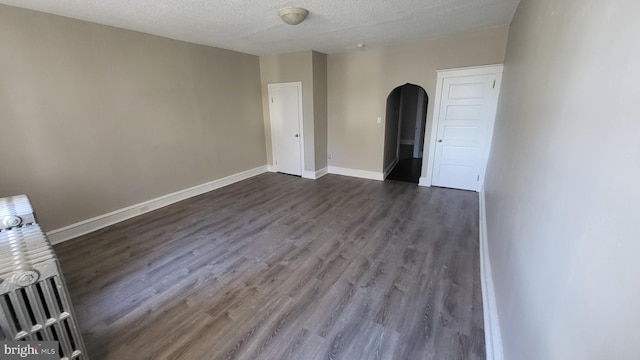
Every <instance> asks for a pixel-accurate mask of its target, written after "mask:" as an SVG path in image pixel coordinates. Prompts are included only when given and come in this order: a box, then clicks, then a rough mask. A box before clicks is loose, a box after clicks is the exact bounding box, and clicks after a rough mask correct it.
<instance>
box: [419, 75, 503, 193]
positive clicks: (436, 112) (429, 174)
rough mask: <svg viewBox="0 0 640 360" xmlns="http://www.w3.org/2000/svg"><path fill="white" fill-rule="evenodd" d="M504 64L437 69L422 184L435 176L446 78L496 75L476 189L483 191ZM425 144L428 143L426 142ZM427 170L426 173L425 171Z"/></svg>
mask: <svg viewBox="0 0 640 360" xmlns="http://www.w3.org/2000/svg"><path fill="white" fill-rule="evenodd" d="M503 68H504V65H503V64H494V65H484V66H471V67H465V68H455V69H442V70H436V72H437V74H438V82H437V84H436V96H435V102H434V108H433V117H432V121H431V134H430V136H429V153H428V154H429V157H428V161H427V167H426V169H425V168H424V167H423V168H422V176H421V177H420V183H419V185H421V186H431V184H432V178H433V165H434V162H435V155H436V154H435V153H436V137H437V135H438V122H439V121H440V110H441V109H440V103H441V101H442V86H443V83H444V79H445V78H453V77H466V76H475V75H495V76H496V84H495V89H496V91H495V92H494V96H493V97H492V98H491V99H490V102H489V105H490V109H491V112H490V113H489V114H488V117H489V119H487V120H488V124H487V125H488V129H486V131H487V146H486V148H485V149H484V153H483V154H482V164H481V166H480V180H481V181H478V187H477V189H476V191H481V190H482V187H483V186H484V176H485V171H486V169H487V160H488V159H489V151H490V150H491V140H492V138H493V126H494V124H495V119H496V111H497V105H498V97H499V96H500V84H501V83H502V71H503ZM426 130H427V127H426V126H425V139H426ZM424 146H425V147H426V146H427V144H426V142H425V144H424ZM425 170H426V173H425Z"/></svg>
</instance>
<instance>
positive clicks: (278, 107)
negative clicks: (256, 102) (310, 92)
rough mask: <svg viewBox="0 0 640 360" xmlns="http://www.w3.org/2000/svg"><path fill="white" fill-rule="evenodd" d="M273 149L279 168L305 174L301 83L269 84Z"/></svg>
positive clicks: (294, 173) (276, 164)
mask: <svg viewBox="0 0 640 360" xmlns="http://www.w3.org/2000/svg"><path fill="white" fill-rule="evenodd" d="M267 92H268V97H269V99H268V100H269V118H270V123H271V150H272V154H273V163H274V166H275V169H276V171H278V172H282V173H285V174H291V175H302V171H303V169H304V144H303V141H304V140H303V134H302V131H303V118H302V83H301V82H291V83H278V84H268V85H267Z"/></svg>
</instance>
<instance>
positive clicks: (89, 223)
mask: <svg viewBox="0 0 640 360" xmlns="http://www.w3.org/2000/svg"><path fill="white" fill-rule="evenodd" d="M267 171H268V170H267V166H266V165H264V166H260V167H257V168H254V169H250V170H246V171H242V172H239V173H237V174H233V175H230V176H227V177H223V178H221V179H217V180H213V181H209V182H206V183H204V184H200V185H196V186H194V187H190V188H188V189H183V190H180V191H176V192H174V193H171V194H167V195H163V196H160V197H157V198H155V199H151V200H148V201H145V202H141V203H139V204H135V205H131V206H128V207H125V208H122V209H119V210H116V211H112V212H110V213H108V214H103V215H99V216H96V217H93V218H91V219H87V220H83V221H80V222H77V223H75V224H71V225H69V226H65V227H62V228H59V229H55V230H52V231H49V232H47V236H48V237H49V241H51V243H53V244H59V243H61V242H64V241H67V240H71V239H73V238H76V237H78V236H81V235H84V234H88V233H90V232H93V231H96V230H100V229H102V228H105V227H107V226H109V225H113V224H116V223H119V222H121V221H124V220H127V219H131V218H133V217H136V216H138V215H141V214H144V213H147V212H150V211H153V210H157V209H159V208H162V207H165V206H167V205H171V204H173V203H176V202H178V201H182V200H185V199H188V198H191V197H194V196H197V195H200V194H204V193H206V192H209V191H212V190H216V189H219V188H221V187H224V186H227V185H231V184H233V183H236V182H238V181H242V180H245V179H248V178H250V177H253V176H256V175H260V174H262V173H265V172H267Z"/></svg>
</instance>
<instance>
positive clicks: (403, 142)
mask: <svg viewBox="0 0 640 360" xmlns="http://www.w3.org/2000/svg"><path fill="white" fill-rule="evenodd" d="M413 144H415V140H402V139H400V145H413Z"/></svg>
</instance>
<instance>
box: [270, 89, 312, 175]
mask: <svg viewBox="0 0 640 360" xmlns="http://www.w3.org/2000/svg"><path fill="white" fill-rule="evenodd" d="M285 87H296V88H297V90H298V114H300V124H299V127H300V131H299V134H300V174H301V176H303V177H304V174H305V168H304V113H303V112H302V109H303V108H302V82H301V81H294V82H285V83H272V84H267V97H268V98H267V103H268V105H269V128H270V130H271V160H272V161H273V167H274V169H275V171H278V165H277V164H276V159H277V157H276V154H277V151H276V141H275V139H276V137H275V126H274V122H273V120H272V119H273V111H272V110H273V109H272V107H271V103H272V89H275V88H285Z"/></svg>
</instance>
